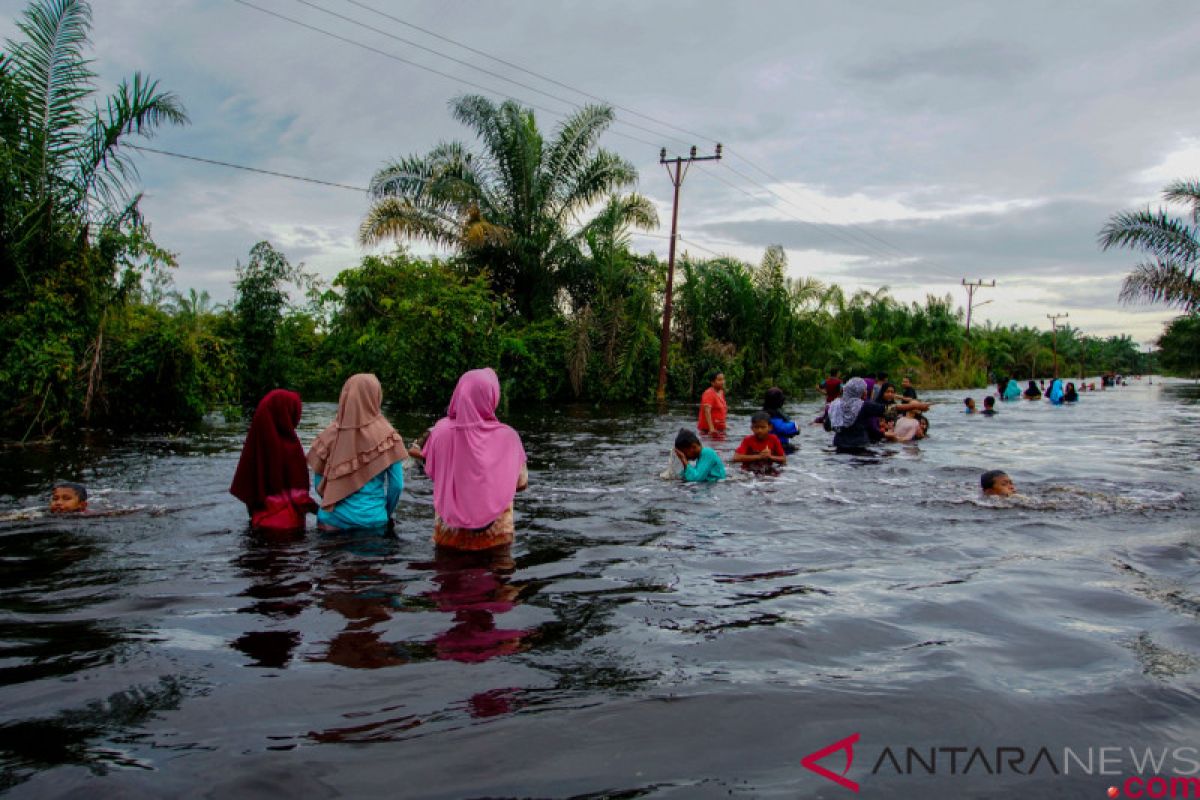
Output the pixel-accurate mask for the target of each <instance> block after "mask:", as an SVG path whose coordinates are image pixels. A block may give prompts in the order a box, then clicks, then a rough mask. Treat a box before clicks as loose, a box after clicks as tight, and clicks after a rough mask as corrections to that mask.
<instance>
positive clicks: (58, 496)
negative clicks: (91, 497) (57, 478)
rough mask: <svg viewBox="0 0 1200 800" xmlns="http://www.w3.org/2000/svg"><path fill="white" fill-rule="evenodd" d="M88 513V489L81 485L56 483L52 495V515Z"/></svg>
mask: <svg viewBox="0 0 1200 800" xmlns="http://www.w3.org/2000/svg"><path fill="white" fill-rule="evenodd" d="M73 511H87V489H86V488H85V487H84V486H83V484H81V483H66V482H64V483H56V484H54V491H53V492H51V494H50V513H51V514H70V513H71V512H73Z"/></svg>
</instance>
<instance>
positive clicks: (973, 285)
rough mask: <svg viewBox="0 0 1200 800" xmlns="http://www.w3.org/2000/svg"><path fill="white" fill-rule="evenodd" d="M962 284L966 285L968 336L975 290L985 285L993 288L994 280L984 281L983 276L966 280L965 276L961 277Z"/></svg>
mask: <svg viewBox="0 0 1200 800" xmlns="http://www.w3.org/2000/svg"><path fill="white" fill-rule="evenodd" d="M962 285H963V286H965V287H967V336H968V337H970V335H971V309H972V308H973V307H974V305H975V290H976V289H979V288H982V287H985V286H986V287H987V288H989V289H990V288H993V287H994V286H995V285H996V282H995V281H992V282H991V283H984V282H983V278H980V279H979V280H976V281H968V280H967V279H966V278H963V280H962ZM987 302H989V303H990V302H991V301H990V300H989V301H987ZM979 305H983V303H980V304H979Z"/></svg>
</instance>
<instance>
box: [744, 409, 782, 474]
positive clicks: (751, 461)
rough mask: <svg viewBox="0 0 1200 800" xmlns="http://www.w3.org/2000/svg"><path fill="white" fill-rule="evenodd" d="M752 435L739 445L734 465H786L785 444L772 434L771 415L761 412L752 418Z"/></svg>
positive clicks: (747, 466)
mask: <svg viewBox="0 0 1200 800" xmlns="http://www.w3.org/2000/svg"><path fill="white" fill-rule="evenodd" d="M750 430H751V434H750V435H749V436H747V437H746V438H745V439H742V443H741V444H739V445H738V447H737V450H735V451H734V453H733V463H735V464H741V465H742V466H743V467H745V468H747V469H749V468H751V467H755V466H758V467H767V468H770V467H773V466H774V465H775V464H786V463H787V454H786V453H784V452H783V443H782V442H780V441H779V437H777V436H776V435H775V434H773V433H771V415H770V414H768V413H767V412H766V411H759V412H758V413H757V414H755V415H754V416H752V417H751V418H750Z"/></svg>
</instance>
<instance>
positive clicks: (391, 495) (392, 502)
mask: <svg viewBox="0 0 1200 800" xmlns="http://www.w3.org/2000/svg"><path fill="white" fill-rule="evenodd" d="M403 491H404V462H403V461H397V462H396V463H395V464H392V465H391V466H390V467H388V471H387V498H386V500H385V503H386V508H387V514H388V516H389V517H390V516H391V515H392V512H393V511H395V510H396V504H397V503H399V502H400V493H401V492H403Z"/></svg>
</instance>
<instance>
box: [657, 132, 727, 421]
mask: <svg viewBox="0 0 1200 800" xmlns="http://www.w3.org/2000/svg"><path fill="white" fill-rule="evenodd" d="M720 160H721V145H720V143H718V144H717V150H716V154H715V155H711V156H700V157H697V156H696V148H695V146H694V145H693V146H692V152H691V155H689V156H688V157H687V158H682V157H680V158H667V148H665V147H664V148H663V149H662V150H661V151H660V152H659V154H658V163H660V164H662V165H663V166H665V167H666V168H667V175H669V176H670V178H671V183H672V184H674V186H675V200H674V202H673V203H672V204H671V244H670V249H669V250H668V251H667V290H666V292H665V293H664V295H663V324H662V344H661V346H660V347H659V350H658V392H657V393H656V394H655V397H656V398H658V402H660V403H661V402H663V401H664V400H666V399H667V352H668V351H669V349H670V346H671V295H672V294H673V293H674V289H675V240H676V239H678V238H679V234H678V233H677V230H678V227H679V187H680V186H681V185H682V184H683V179H684V178H685V177H687V171H688V167H690V166H691V165H692V162H694V161H720ZM672 166H674V168H675V169H674V171H673V172H672V170H671V167H672Z"/></svg>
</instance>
